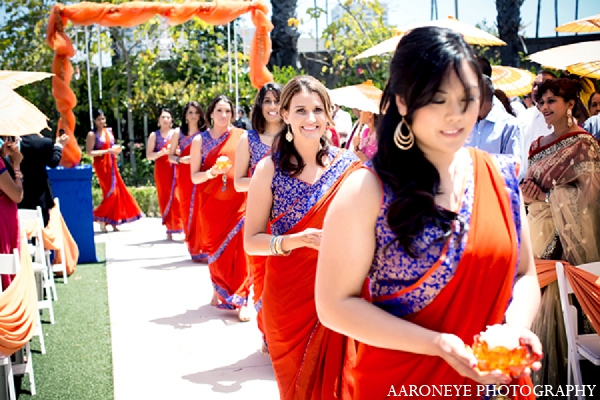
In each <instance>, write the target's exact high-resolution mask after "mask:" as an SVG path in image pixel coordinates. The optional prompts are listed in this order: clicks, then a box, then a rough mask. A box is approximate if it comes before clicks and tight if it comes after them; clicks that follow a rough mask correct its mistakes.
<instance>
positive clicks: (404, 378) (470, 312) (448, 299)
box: [353, 149, 535, 400]
mask: <svg viewBox="0 0 600 400" xmlns="http://www.w3.org/2000/svg"><path fill="white" fill-rule="evenodd" d="M471 154H472V157H473V167H474V171H475V188H476V190H475V193H474V199H473V210H472V214H471V223H470V228H469V232H468V238H467V245H466V248H465V251H464V254H463V255H462V256H461V260H460V261H459V264H458V266H457V268H456V271H455V274H454V276H453V278H452V280H450V282H448V284H446V286H445V287H444V288H443V289H442V290H441V291H440V293H439V294H438V295H437V297H435V299H434V300H433V301H432V302H431V303H430V304H428V305H427V306H426V307H425V308H423V309H422V310H421V311H419V312H416V313H413V314H410V315H408V316H406V317H404V319H406V320H408V321H411V322H413V323H415V324H417V325H420V326H422V327H425V328H427V329H431V330H434V331H437V332H446V333H451V334H455V335H457V336H458V337H460V338H461V339H462V340H463V341H464V342H465V344H466V345H471V344H472V343H473V338H474V336H475V335H476V334H479V333H480V332H481V331H484V330H485V329H486V326H487V325H494V324H500V323H502V322H503V320H504V314H505V312H506V308H507V306H508V304H509V302H510V300H511V296H512V288H513V284H514V279H515V274H516V268H517V263H518V252H519V251H518V248H517V230H516V227H515V223H514V220H513V210H512V207H511V201H510V199H509V196H508V193H507V190H506V182H505V180H504V177H503V176H502V175H501V174H500V172H499V171H498V170H497V169H496V167H495V165H494V162H493V160H492V159H491V158H490V156H489V155H488V154H486V153H484V152H482V151H479V150H476V149H473V150H471ZM482 266H485V267H482ZM353 376H354V378H355V380H356V389H355V390H356V392H355V397H354V399H355V400H378V399H384V398H388V393H389V391H390V385H394V387H395V388H396V390H400V388H402V387H404V388H405V389H408V388H409V385H417V386H416V387H421V386H422V385H442V384H443V385H472V386H471V395H466V394H461V395H462V397H461V396H453V397H454V398H472V397H473V396H475V395H476V394H477V389H478V387H477V385H476V383H475V382H473V381H471V380H469V379H467V378H465V377H462V376H460V375H459V374H458V373H457V372H456V371H455V370H454V369H453V368H452V367H450V365H449V364H448V363H446V361H444V360H443V359H442V358H440V357H432V356H425V355H422V354H416V353H409V352H401V351H394V350H389V349H382V348H378V347H374V346H369V345H365V344H362V343H361V344H359V345H358V353H357V362H356V367H355V369H354V371H353ZM512 384H518V385H529V386H530V389H533V387H531V385H532V384H531V379H530V378H529V377H527V378H523V379H520V380H518V381H513V383H512ZM517 392H521V391H517ZM523 392H525V393H527V392H528V391H527V390H524V391H523ZM480 396H481V394H480ZM520 398H524V397H520ZM531 398H535V396H533V395H532V397H531Z"/></svg>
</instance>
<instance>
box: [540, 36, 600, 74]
mask: <svg viewBox="0 0 600 400" xmlns="http://www.w3.org/2000/svg"><path fill="white" fill-rule="evenodd" d="M529 59H530V60H531V61H535V62H536V63H538V64H541V65H542V66H544V67H548V68H554V69H560V70H567V71H569V72H571V73H572V74H576V75H580V76H587V77H590V78H593V77H597V76H598V63H599V62H600V41H598V40H596V41H591V42H580V43H573V44H568V45H565V46H558V47H553V48H551V49H548V50H543V51H538V52H537V53H534V54H531V55H530V56H529Z"/></svg>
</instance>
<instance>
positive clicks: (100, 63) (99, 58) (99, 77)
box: [98, 25, 102, 100]
mask: <svg viewBox="0 0 600 400" xmlns="http://www.w3.org/2000/svg"><path fill="white" fill-rule="evenodd" d="M98 86H100V100H102V47H101V41H100V25H98Z"/></svg>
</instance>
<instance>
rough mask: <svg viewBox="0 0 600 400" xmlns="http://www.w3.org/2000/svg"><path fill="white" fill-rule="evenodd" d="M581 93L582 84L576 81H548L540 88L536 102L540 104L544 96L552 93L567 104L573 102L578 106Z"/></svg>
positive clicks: (560, 79)
mask: <svg viewBox="0 0 600 400" xmlns="http://www.w3.org/2000/svg"><path fill="white" fill-rule="evenodd" d="M580 91H581V83H579V82H578V81H576V80H574V79H568V78H558V79H552V80H547V81H545V82H544V83H542V85H541V86H540V87H539V88H538V91H537V94H536V96H535V101H536V102H539V101H540V100H541V99H542V96H543V95H544V94H546V93H547V92H550V93H552V94H553V95H555V96H556V97H561V98H562V99H563V100H564V101H565V102H568V101H571V100H573V101H574V102H575V104H577V100H579V92H580Z"/></svg>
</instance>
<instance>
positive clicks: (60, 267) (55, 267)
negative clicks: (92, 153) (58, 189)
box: [46, 197, 69, 300]
mask: <svg viewBox="0 0 600 400" xmlns="http://www.w3.org/2000/svg"><path fill="white" fill-rule="evenodd" d="M54 204H55V206H56V208H57V209H58V211H59V212H60V201H59V200H58V197H55V198H54ZM58 235H59V237H58V241H57V245H58V248H59V249H60V251H61V253H62V258H61V262H60V263H57V264H52V263H51V262H50V251H48V250H46V260H47V263H48V265H49V266H50V272H51V274H50V275H51V277H50V279H51V280H52V285H53V286H52V287H53V291H54V293H53V294H54V300H58V297H57V296H56V286H55V285H54V273H55V272H60V273H62V276H63V282H64V283H65V285H66V284H67V283H69V279H68V276H67V262H66V257H65V239H64V236H63V232H62V230H61V231H60V232H58Z"/></svg>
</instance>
